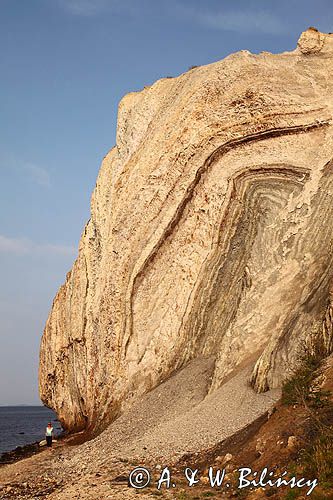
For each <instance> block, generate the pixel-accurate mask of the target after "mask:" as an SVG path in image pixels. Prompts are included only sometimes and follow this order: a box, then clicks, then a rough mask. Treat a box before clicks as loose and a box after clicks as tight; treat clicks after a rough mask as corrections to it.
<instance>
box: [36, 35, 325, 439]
mask: <svg viewBox="0 0 333 500" xmlns="http://www.w3.org/2000/svg"><path fill="white" fill-rule="evenodd" d="M332 69H333V35H326V34H321V33H319V32H317V31H316V30H314V29H309V30H308V31H306V32H305V33H303V34H302V36H301V38H300V40H299V42H298V47H297V48H296V50H295V51H293V52H288V53H283V54H279V55H273V54H269V53H261V54H259V55H253V54H251V53H249V52H247V51H242V52H239V53H236V54H233V55H231V56H229V57H227V58H226V59H224V60H222V61H219V62H217V63H214V64H210V65H208V66H201V67H198V68H195V69H192V70H190V71H188V72H186V73H184V74H183V75H181V76H179V77H177V78H164V79H162V80H159V81H157V82H156V83H155V84H154V85H152V86H151V87H146V88H145V89H144V90H142V91H141V92H137V93H132V94H128V95H127V96H125V97H124V98H123V99H122V101H121V103H120V105H119V114H118V128H117V145H116V146H115V147H114V148H113V149H112V150H111V151H110V152H109V154H108V155H107V156H106V157H105V158H104V161H103V163H102V166H101V170H100V173H99V176H98V179H97V184H96V188H95V190H94V193H93V196H92V201H91V218H90V220H89V222H88V223H87V225H86V227H85V230H84V232H83V235H82V238H81V242H80V246H79V255H78V258H77V260H76V262H75V263H74V266H73V268H72V270H71V271H70V272H69V273H68V275H67V278H66V283H65V284H64V285H63V286H62V287H61V288H60V290H59V292H58V294H57V296H56V298H55V300H54V303H53V307H52V310H51V313H50V316H49V318H48V321H47V324H46V328H45V331H44V335H43V338H42V344H41V352H40V395H41V398H42V400H43V402H44V403H45V404H47V405H48V406H50V407H52V408H54V409H55V410H56V411H57V413H58V415H59V418H60V420H61V422H62V423H63V424H64V425H65V426H66V427H67V428H69V429H72V430H78V429H82V428H84V427H88V428H91V429H94V430H97V429H99V428H101V427H103V426H105V425H106V424H107V423H108V422H110V421H111V420H112V419H113V418H114V417H115V416H116V415H117V414H118V412H119V411H120V410H121V409H122V408H124V407H125V406H126V405H127V404H129V403H130V402H131V401H132V400H133V399H135V398H139V397H140V395H141V394H143V393H145V392H147V391H148V390H149V389H151V388H152V387H154V386H156V385H157V384H158V383H160V382H161V381H163V380H165V379H166V378H167V377H168V376H169V375H170V374H171V373H172V372H173V371H174V370H176V369H178V368H180V367H182V366H184V365H185V364H186V363H187V362H188V361H190V360H191V359H193V358H196V357H199V356H204V357H213V358H215V368H214V371H213V378H212V382H211V387H210V391H214V390H215V389H216V388H217V387H219V386H220V385H221V383H223V381H224V380H225V379H226V377H228V375H230V374H231V373H232V372H233V371H234V370H235V369H236V368H237V367H238V366H240V365H242V366H243V365H246V363H247V362H248V360H253V358H254V357H255V359H256V364H255V368H254V371H253V372H252V384H253V386H254V388H255V389H256V390H257V391H265V390H266V389H268V388H275V387H278V386H279V385H280V384H281V381H282V380H283V378H284V377H285V376H286V374H287V373H288V370H289V369H290V368H291V367H292V366H293V364H294V363H295V360H296V358H297V353H298V351H299V349H300V346H301V345H302V344H303V343H304V342H305V341H307V339H308V338H309V337H310V336H311V335H312V334H316V333H318V332H320V334H321V335H323V337H324V340H325V343H326V346H327V349H328V350H330V349H331V343H332V339H331V334H332V321H331V320H332V309H331V302H330V288H331V283H332V277H333V263H332V259H333V250H332V243H333V223H332V217H333V160H332V158H333V147H332V146H333V128H332V124H331V118H332V112H333V93H332V91H333V82H332V77H331V74H332Z"/></svg>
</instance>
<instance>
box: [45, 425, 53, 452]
mask: <svg viewBox="0 0 333 500" xmlns="http://www.w3.org/2000/svg"><path fill="white" fill-rule="evenodd" d="M45 438H46V446H48V447H50V446H52V438H53V427H52V423H51V422H49V423H48V425H47V427H46V429H45Z"/></svg>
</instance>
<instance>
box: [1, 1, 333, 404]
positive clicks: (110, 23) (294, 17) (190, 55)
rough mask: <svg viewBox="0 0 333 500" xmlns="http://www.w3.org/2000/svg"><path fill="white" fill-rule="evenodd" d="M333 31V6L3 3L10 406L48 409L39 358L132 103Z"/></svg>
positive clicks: (4, 397)
mask: <svg viewBox="0 0 333 500" xmlns="http://www.w3.org/2000/svg"><path fill="white" fill-rule="evenodd" d="M309 26H315V27H317V28H318V29H320V30H321V31H328V32H333V2H331V0H317V1H316V2H314V1H308V0H288V1H286V0H280V1H279V2H277V1H275V0H274V1H273V0H252V1H251V0H239V1H233V0H230V1H224V0H220V1H218V0H205V1H196V0H168V1H164V0H29V1H26V0H0V46H1V52H0V71H1V78H0V89H1V94H0V95H1V115H0V120H1V134H0V179H1V182H0V189H1V196H0V213H1V216H0V276H1V280H0V337H1V339H0V340H1V344H0V404H18V403H24V404H29V403H35V404H39V398H38V391H37V370H38V350H39V343H40V338H41V334H42V331H43V327H44V324H45V321H46V318H47V315H48V312H49V309H50V306H51V303H52V299H53V297H54V295H55V293H56V291H57V289H58V287H59V285H60V284H61V283H62V282H63V281H64V278H65V274H66V272H67V271H68V270H69V269H70V267H71V265H72V262H73V260H74V258H75V255H76V248H77V245H78V240H79V238H80V233H81V231H82V229H83V226H84V223H85V221H86V220H87V219H88V217H89V203H90V195H91V192H92V190H93V187H94V184H95V180H96V176H97V172H98V169H99V165H100V163H101V160H102V158H103V156H104V155H105V154H106V153H107V151H108V150H109V149H110V148H111V147H112V146H113V144H114V142H115V131H116V113H117V106H118V102H119V100H120V98H121V97H122V96H123V95H124V94H126V93H127V92H129V91H135V90H140V89H142V88H143V87H144V86H145V85H149V84H151V83H153V82H154V81H155V80H157V79H158V78H161V77H165V76H175V75H178V74H180V73H183V72H184V71H186V70H187V69H188V68H189V67H190V66H192V65H200V64H207V63H210V62H213V61H216V60H219V59H222V58H223V57H225V56H226V55H228V54H230V53H231V52H235V51H237V50H240V49H248V50H250V51H251V52H260V51H261V50H266V51H271V52H275V53H276V52H281V51H285V50H292V49H293V48H294V47H295V46H296V43H297V39H298V37H299V34H300V33H301V31H303V30H304V29H306V28H307V27H309Z"/></svg>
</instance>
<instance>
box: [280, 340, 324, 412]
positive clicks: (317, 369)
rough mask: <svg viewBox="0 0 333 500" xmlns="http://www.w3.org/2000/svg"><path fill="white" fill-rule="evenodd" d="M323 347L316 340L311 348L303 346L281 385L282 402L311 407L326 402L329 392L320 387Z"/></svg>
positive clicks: (319, 405) (321, 405)
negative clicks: (296, 361)
mask: <svg viewBox="0 0 333 500" xmlns="http://www.w3.org/2000/svg"><path fill="white" fill-rule="evenodd" d="M325 354H326V352H325V349H324V347H323V345H322V343H321V342H320V340H317V342H316V344H315V345H314V346H312V348H308V347H307V348H305V349H304V350H303V352H302V353H301V354H300V356H299V359H298V363H297V364H298V368H297V369H296V370H294V372H293V374H292V375H291V377H290V378H288V379H287V380H286V381H285V382H284V384H283V386H282V403H284V404H286V405H294V404H303V405H304V406H310V407H311V408H322V407H324V406H326V405H327V403H328V396H329V395H330V393H329V392H328V391H324V390H322V388H321V384H322V375H323V360H324V359H325Z"/></svg>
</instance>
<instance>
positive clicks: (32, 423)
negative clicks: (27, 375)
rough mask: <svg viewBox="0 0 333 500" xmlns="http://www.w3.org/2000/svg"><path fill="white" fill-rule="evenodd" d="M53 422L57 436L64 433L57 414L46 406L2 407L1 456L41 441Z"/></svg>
mask: <svg viewBox="0 0 333 500" xmlns="http://www.w3.org/2000/svg"><path fill="white" fill-rule="evenodd" d="M48 422H52V424H53V429H54V434H55V436H57V435H59V434H60V433H61V431H62V429H61V425H60V423H59V422H58V420H57V416H56V414H55V413H54V412H53V411H52V410H50V409H49V408H46V407H45V406H0V455H1V454H2V453H4V452H5V451H11V450H14V449H15V448H16V447H17V446H24V445H26V444H30V443H34V442H36V441H41V440H42V439H44V436H45V427H46V426H47V424H48Z"/></svg>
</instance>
